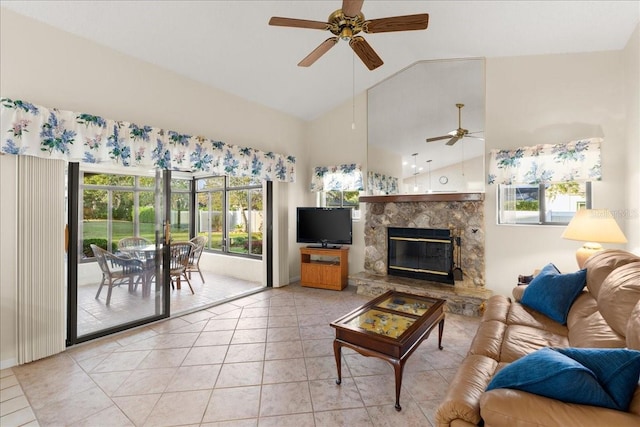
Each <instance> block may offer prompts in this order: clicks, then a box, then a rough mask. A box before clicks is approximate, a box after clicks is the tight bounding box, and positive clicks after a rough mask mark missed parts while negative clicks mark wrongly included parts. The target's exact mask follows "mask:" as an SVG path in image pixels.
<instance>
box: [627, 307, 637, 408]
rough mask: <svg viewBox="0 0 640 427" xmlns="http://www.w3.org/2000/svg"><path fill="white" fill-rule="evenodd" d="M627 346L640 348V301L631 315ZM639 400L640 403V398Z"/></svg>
mask: <svg viewBox="0 0 640 427" xmlns="http://www.w3.org/2000/svg"><path fill="white" fill-rule="evenodd" d="M627 347H628V348H632V349H634V350H640V301H638V303H637V304H636V306H635V307H634V308H633V311H632V312H631V315H630V316H629V323H627ZM639 397H640V396H639ZM638 401H639V402H638V404H639V405H640V398H639V399H638ZM639 413H640V412H639Z"/></svg>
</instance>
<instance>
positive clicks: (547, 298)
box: [521, 264, 587, 325]
mask: <svg viewBox="0 0 640 427" xmlns="http://www.w3.org/2000/svg"><path fill="white" fill-rule="evenodd" d="M586 280H587V270H580V271H576V272H575V273H568V274H560V271H558V269H557V268H556V266H555V265H553V264H547V265H546V266H545V267H544V268H543V269H542V270H541V271H540V273H539V274H538V275H537V276H536V277H534V279H533V280H532V281H531V283H529V286H527V289H525V290H524V294H523V295H522V300H521V302H522V304H523V305H526V306H527V307H529V308H532V309H534V310H536V311H539V312H540V313H542V314H544V315H546V316H547V317H549V318H551V319H553V320H555V321H556V322H558V323H561V324H563V325H566V324H567V314H568V313H569V309H570V308H571V304H573V302H574V301H575V300H576V298H578V295H579V294H580V292H581V291H582V289H583V288H584V286H585V284H586Z"/></svg>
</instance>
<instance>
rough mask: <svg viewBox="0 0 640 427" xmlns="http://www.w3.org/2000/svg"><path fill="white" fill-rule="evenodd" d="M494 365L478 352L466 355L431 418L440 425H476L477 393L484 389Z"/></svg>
mask: <svg viewBox="0 0 640 427" xmlns="http://www.w3.org/2000/svg"><path fill="white" fill-rule="evenodd" d="M497 366H498V362H496V361H495V360H493V359H491V358H489V357H486V356H482V355H475V354H472V355H469V356H467V357H466V358H465V359H464V360H463V361H462V364H461V365H460V368H459V369H458V371H457V372H456V375H455V376H454V377H453V380H452V381H451V383H450V384H449V389H448V390H447V394H446V396H445V398H444V401H443V402H442V403H441V404H440V406H439V407H438V409H437V410H436V415H435V421H436V425H437V426H440V427H444V426H455V425H465V423H469V424H471V425H477V424H478V423H479V422H480V420H481V419H480V407H479V406H478V403H479V401H480V396H481V395H482V393H484V391H485V390H486V388H487V385H488V384H489V381H491V378H492V377H493V374H494V372H495V371H496V368H497Z"/></svg>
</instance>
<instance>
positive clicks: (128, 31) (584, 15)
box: [0, 0, 640, 120]
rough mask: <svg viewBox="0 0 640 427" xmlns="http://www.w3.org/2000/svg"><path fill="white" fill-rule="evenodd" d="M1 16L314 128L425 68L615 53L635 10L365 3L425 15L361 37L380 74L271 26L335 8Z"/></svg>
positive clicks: (597, 4) (60, 4)
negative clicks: (415, 24) (411, 27)
mask: <svg viewBox="0 0 640 427" xmlns="http://www.w3.org/2000/svg"><path fill="white" fill-rule="evenodd" d="M0 4H1V6H2V7H3V8H7V9H11V10H13V11H15V12H18V13H20V14H24V15H26V16H29V17H32V18H34V19H37V20H39V21H42V22H45V23H47V24H50V25H52V26H54V27H57V28H60V29H63V30H65V31H68V32H70V33H73V34H76V35H78V36H81V37H84V38H86V39H89V40H92V41H95V42H97V43H99V44H102V45H105V46H108V47H111V48H113V49H115V50H117V51H119V52H122V53H125V54H127V55H130V56H133V57H136V58H139V59H141V60H143V61H147V62H149V63H152V64H155V65H157V66H159V67H162V68H165V69H169V70H172V71H174V72H176V73H178V74H180V75H183V76H185V77H188V78H191V79H193V80H196V81H199V82H202V83H204V84H207V85H210V86H213V87H216V88H219V89H222V90H224V91H227V92H229V93H233V94H236V95H238V96H240V97H243V98H245V99H248V100H251V101H254V102H257V103H259V104H263V105H265V106H268V107H271V108H274V109H277V110H280V111H283V112H286V113H289V114H292V115H294V116H297V117H300V118H302V119H304V120H311V119H314V118H316V117H319V116H320V115H322V114H323V113H325V112H327V111H329V110H331V109H332V108H334V107H335V106H337V105H339V104H341V103H343V102H345V101H346V100H348V99H350V98H351V96H352V94H353V93H354V92H355V93H359V92H361V91H363V90H366V89H367V88H369V87H372V86H374V85H375V84H376V83H378V82H380V81H382V80H384V79H385V78H387V77H389V76H391V75H393V74H394V73H397V72H398V71H399V70H401V69H404V68H405V67H407V66H409V65H410V64H413V63H415V62H417V61H421V60H430V59H448V58H468V57H487V58H491V57H504V56H520V55H538V54H556V53H571V52H592V51H605V50H619V49H623V48H624V46H625V44H626V42H627V41H628V40H629V37H630V36H631V33H632V32H633V30H634V29H635V27H636V26H637V24H638V22H639V20H640V2H638V1H395V0H394V1H382V0H365V2H364V5H363V7H362V12H363V13H364V15H365V18H367V19H375V18H382V17H387V16H397V15H409V14H417V13H428V14H429V18H430V19H429V27H428V29H427V30H424V31H407V32H393V33H380V34H365V35H364V36H365V38H366V39H367V41H368V42H369V43H370V45H371V46H372V47H373V48H374V49H375V51H376V52H377V53H378V55H379V56H380V57H381V58H382V59H383V61H384V65H382V66H381V67H379V68H377V69H376V70H374V71H369V70H368V69H367V68H366V67H365V66H364V65H363V64H362V63H361V62H360V61H359V59H358V58H357V57H355V59H354V54H353V51H352V50H351V49H350V48H349V45H348V44H347V43H346V42H343V41H341V42H339V43H338V44H337V45H336V46H335V47H334V48H332V49H331V50H330V51H329V52H328V53H327V54H326V55H324V56H323V57H321V58H320V59H319V60H318V61H317V62H316V63H315V64H313V65H312V66H311V67H309V68H303V67H298V66H296V64H297V63H298V62H299V61H300V60H301V59H302V58H304V57H305V56H306V55H307V54H308V53H309V52H311V51H312V50H313V49H314V48H315V47H316V46H318V45H319V44H320V43H321V42H322V41H324V40H325V39H326V38H327V37H329V36H331V34H330V33H328V32H325V31H319V30H311V29H299V28H284V27H274V26H269V25H268V22H269V19H270V17H272V16H283V17H292V18H300V19H308V20H315V21H326V20H327V18H328V16H329V14H330V13H331V12H333V11H334V10H336V9H339V8H340V7H341V4H342V2H341V1H340V0H331V1H316V0H297V1H257V0H255V1H6V0H3V1H1V2H0Z"/></svg>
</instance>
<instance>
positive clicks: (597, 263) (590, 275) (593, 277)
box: [584, 249, 640, 298]
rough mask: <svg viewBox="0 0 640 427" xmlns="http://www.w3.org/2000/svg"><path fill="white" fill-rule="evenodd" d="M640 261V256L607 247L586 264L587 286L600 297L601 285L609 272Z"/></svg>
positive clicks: (595, 296)
mask: <svg viewBox="0 0 640 427" xmlns="http://www.w3.org/2000/svg"><path fill="white" fill-rule="evenodd" d="M637 261H640V257H638V256H637V255H634V254H632V253H631V252H627V251H623V250H620V249H606V250H604V251H601V252H598V253H596V254H594V255H592V256H590V257H589V258H588V259H587V261H586V262H585V264H584V268H586V269H587V288H588V289H589V292H591V294H592V295H593V296H594V298H598V294H599V292H600V286H601V285H602V283H603V282H604V280H605V279H606V278H607V276H608V275H609V273H611V272H612V271H613V270H615V269H617V268H618V267H621V266H623V265H625V264H628V263H630V262H637Z"/></svg>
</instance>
